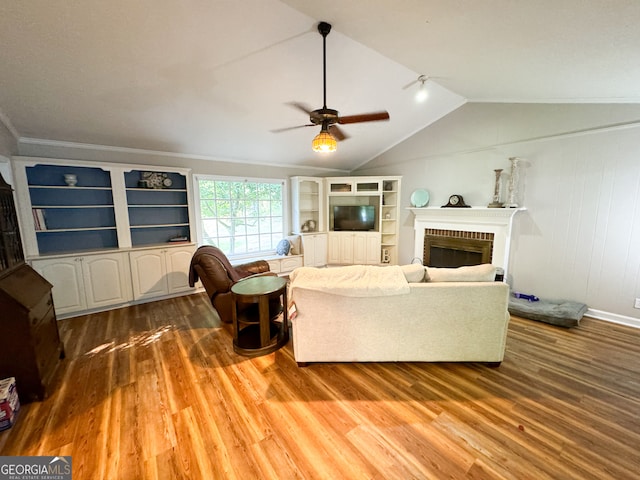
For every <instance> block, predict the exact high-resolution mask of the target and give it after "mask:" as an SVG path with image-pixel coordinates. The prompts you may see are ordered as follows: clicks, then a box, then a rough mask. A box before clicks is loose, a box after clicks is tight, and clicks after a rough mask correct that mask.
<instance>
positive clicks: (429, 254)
mask: <svg viewBox="0 0 640 480" xmlns="http://www.w3.org/2000/svg"><path fill="white" fill-rule="evenodd" d="M493 237H494V234H493V233H490V232H467V231H461V230H443V229H438V228H426V229H425V230H424V250H423V257H422V259H423V261H422V263H423V264H424V265H427V266H430V267H462V266H464V265H479V264H481V263H492V259H493Z"/></svg>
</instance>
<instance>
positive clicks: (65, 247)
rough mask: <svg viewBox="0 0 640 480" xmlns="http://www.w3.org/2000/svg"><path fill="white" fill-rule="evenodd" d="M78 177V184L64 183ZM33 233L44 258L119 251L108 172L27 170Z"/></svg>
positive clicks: (62, 168)
mask: <svg viewBox="0 0 640 480" xmlns="http://www.w3.org/2000/svg"><path fill="white" fill-rule="evenodd" d="M65 175H67V176H68V175H75V179H76V180H77V183H75V184H73V185H68V184H67V183H65ZM26 176H27V183H28V188H29V196H30V198H31V212H32V217H33V218H32V220H33V226H34V230H35V232H36V238H37V243H38V250H39V252H40V253H41V254H52V253H65V252H74V251H82V250H92V249H108V248H118V237H117V232H116V220H115V210H114V205H113V194H112V189H111V177H110V174H109V172H107V171H105V170H102V169H100V168H93V167H80V166H61V165H34V166H31V167H27V168H26Z"/></svg>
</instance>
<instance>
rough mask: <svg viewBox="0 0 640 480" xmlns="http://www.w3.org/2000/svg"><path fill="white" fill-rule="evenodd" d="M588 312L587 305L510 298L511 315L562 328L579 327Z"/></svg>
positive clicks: (562, 301) (565, 301)
mask: <svg viewBox="0 0 640 480" xmlns="http://www.w3.org/2000/svg"><path fill="white" fill-rule="evenodd" d="M586 311H587V305H585V304H584V303H580V302H572V301H569V300H544V299H542V298H541V299H540V300H538V301H537V302H530V301H528V300H525V299H522V298H515V297H513V296H512V297H510V298H509V313H510V314H511V315H515V316H517V317H522V318H528V319H530V320H537V321H539V322H544V323H550V324H551V325H558V326H560V327H577V326H578V325H579V324H580V320H581V319H582V317H583V316H584V314H585V312H586Z"/></svg>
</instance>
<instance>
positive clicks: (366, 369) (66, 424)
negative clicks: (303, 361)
mask: <svg viewBox="0 0 640 480" xmlns="http://www.w3.org/2000/svg"><path fill="white" fill-rule="evenodd" d="M390 328H392V327H391V323H390ZM60 331H61V335H62V337H63V340H64V344H65V348H66V353H67V358H66V359H65V360H64V361H63V362H62V363H61V368H59V369H58V371H57V373H56V379H55V381H54V391H53V392H52V393H51V395H50V396H49V398H47V399H46V400H45V401H42V402H36V403H32V404H28V405H25V406H23V409H22V411H21V412H20V414H19V418H18V422H17V424H16V425H15V426H14V427H13V428H11V429H10V430H8V431H5V432H2V433H1V434H0V454H2V455H72V457H73V478H74V480H81V479H100V478H105V479H107V478H108V479H179V478H185V479H201V478H202V479H217V478H220V479H230V478H237V479H243V480H246V479H271V478H277V479H290V478H304V479H361V478H362V479H364V478H368V479H410V478H415V479H442V478H452V479H460V478H471V479H488V478H491V479H518V480H520V479H536V480H539V479H598V480H602V479H608V478H610V479H616V480H620V479H627V478H628V479H631V478H638V472H639V471H640V450H639V448H638V447H639V446H640V418H639V416H638V414H639V413H640V330H638V329H633V328H628V327H623V326H618V325H614V324H609V323H605V322H601V321H597V320H592V319H589V318H585V319H584V320H583V321H582V324H581V326H580V327H578V328H574V329H562V328H559V327H553V326H550V325H545V324H542V323H538V322H533V321H529V320H523V319H519V318H513V319H512V321H511V323H510V326H509V334H508V339H507V354H506V357H505V360H504V362H503V363H502V365H501V366H500V367H499V368H488V367H487V366H485V365H482V364H455V363H443V364H428V363H396V364H385V363H380V364H365V363H363V364H356V363H354V364H312V365H310V366H309V367H306V368H299V367H298V366H297V365H296V363H295V361H294V359H293V351H292V346H291V342H290V343H289V344H288V345H287V346H286V347H285V348H283V349H281V350H279V351H277V352H275V353H272V354H269V355H266V356H263V357H257V358H252V359H248V358H245V357H241V356H238V355H236V354H235V353H234V352H233V348H232V344H231V331H230V328H229V326H227V325H224V326H221V324H220V323H219V320H218V319H217V315H216V314H215V312H214V311H213V309H212V308H211V307H210V305H209V304H208V303H207V298H206V296H204V295H203V294H198V295H191V296H188V297H182V298H177V299H171V300H166V301H162V302H155V303H150V304H145V305H139V306H134V307H130V308H125V309H120V310H113V311H110V312H105V313H99V314H94V315H88V316H84V317H78V318H74V319H68V320H63V321H61V322H60Z"/></svg>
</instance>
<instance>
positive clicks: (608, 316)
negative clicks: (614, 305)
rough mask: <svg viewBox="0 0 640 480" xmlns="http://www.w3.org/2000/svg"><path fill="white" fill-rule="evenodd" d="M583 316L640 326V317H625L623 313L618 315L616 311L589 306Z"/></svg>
mask: <svg viewBox="0 0 640 480" xmlns="http://www.w3.org/2000/svg"><path fill="white" fill-rule="evenodd" d="M584 316H585V317H590V318H596V319H598V320H604V321H606V322H611V323H619V324H620V325H627V326H629V327H635V328H640V319H638V318H633V317H627V316H625V315H618V314H617V313H610V312H603V311H602V310H593V309H591V308H589V309H588V310H587V313H585V314H584Z"/></svg>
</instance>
